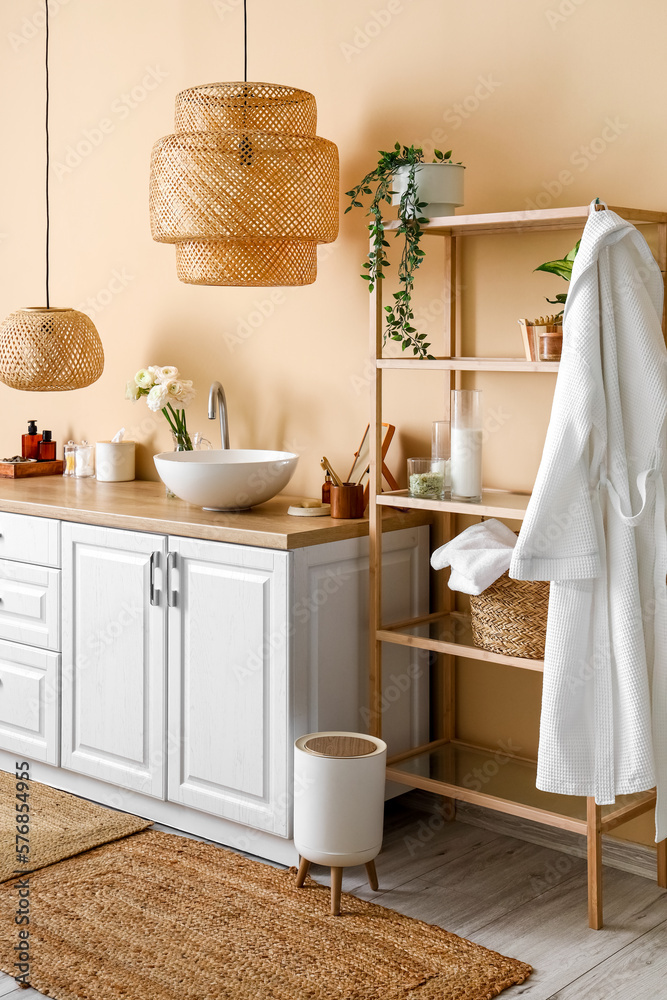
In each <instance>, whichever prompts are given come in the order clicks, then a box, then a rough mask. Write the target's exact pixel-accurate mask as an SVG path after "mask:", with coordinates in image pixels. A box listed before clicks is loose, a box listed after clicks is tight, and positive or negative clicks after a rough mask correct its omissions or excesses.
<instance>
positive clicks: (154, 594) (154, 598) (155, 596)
mask: <svg viewBox="0 0 667 1000" xmlns="http://www.w3.org/2000/svg"><path fill="white" fill-rule="evenodd" d="M149 565H150V602H151V604H152V605H153V607H156V606H158V605H159V604H160V596H161V595H160V591H159V590H158V589H157V587H156V586H155V570H156V568H159V566H160V553H159V552H151V558H150V563H149Z"/></svg>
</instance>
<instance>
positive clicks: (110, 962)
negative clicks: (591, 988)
mask: <svg viewBox="0 0 667 1000" xmlns="http://www.w3.org/2000/svg"><path fill="white" fill-rule="evenodd" d="M16 895H17V887H16V886H15V885H14V884H13V883H11V882H8V883H6V884H5V885H4V886H2V887H0V966H1V967H2V969H4V970H5V971H10V972H11V968H12V964H13V962H14V961H15V959H14V958H13V957H12V955H13V952H12V947H13V945H14V944H16V941H15V937H16V934H15V928H14V927H13V914H14V911H15V908H16ZM29 948H30V954H31V970H30V982H31V983H32V985H33V986H34V987H36V988H37V989H38V990H40V991H42V992H43V993H47V994H48V995H49V996H52V997H56V998H57V1000H84V998H85V1000H119V998H122V1000H490V998H491V997H495V996H497V994H498V993H500V992H501V991H502V990H503V989H505V988H506V987H508V986H511V985H512V984H514V983H521V982H523V981H524V979H526V977H527V976H528V975H529V974H530V972H531V969H530V966H528V965H524V964H523V963H522V962H517V961H515V960H513V959H510V958H504V957H503V956H502V955H498V954H496V953H495V952H493V951H488V950H487V949H486V948H482V947H480V946H479V945H476V944H473V943H472V942H470V941H465V940H463V939H462V938H459V937H457V936H456V935H454V934H449V933H448V932H447V931H444V930H441V929H440V928H439V927H432V926H429V925H428V924H424V923H421V921H418V920H413V919H411V918H410V917H404V916H402V915H401V914H398V913H394V912H392V911H391V910H386V909H384V908H383V907H381V906H377V905H375V904H374V903H367V902H364V901H362V900H359V899H356V898H355V897H354V896H349V895H344V896H343V900H342V915H341V916H340V917H331V916H330V915H329V890H328V888H325V887H323V886H318V885H317V884H316V883H315V882H313V881H312V880H308V882H307V883H306V887H305V888H303V889H296V888H295V885H294V873H293V872H286V871H279V870H277V869H275V868H271V867H270V866H268V865H263V864H261V863H259V862H257V861H251V860H249V859H247V858H241V857H238V856H237V855H235V854H233V853H231V852H230V851H226V850H223V849H221V848H219V847H214V846H212V845H210V844H202V843H199V842H197V841H193V840H187V839H185V838H184V837H177V836H174V835H172V834H167V833H158V832H155V831H147V832H145V833H139V834H137V835H136V836H134V837H127V838H126V839H125V840H120V841H117V842H115V843H113V844H106V845H105V846H104V847H99V848H97V849H96V850H94V851H90V852H88V853H87V854H83V855H79V856H78V857H76V858H72V859H70V860H69V861H64V862H62V863H61V864H58V865H54V866H52V867H50V868H44V869H42V870H41V871H39V872H37V873H36V874H34V875H33V876H32V877H31V878H30V945H29Z"/></svg>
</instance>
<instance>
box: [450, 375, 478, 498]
mask: <svg viewBox="0 0 667 1000" xmlns="http://www.w3.org/2000/svg"><path fill="white" fill-rule="evenodd" d="M451 432H452V445H451V453H452V457H451V470H452V499H453V500H467V501H469V502H470V503H479V502H480V501H481V499H482V435H483V422H482V390H481V389H452V428H451Z"/></svg>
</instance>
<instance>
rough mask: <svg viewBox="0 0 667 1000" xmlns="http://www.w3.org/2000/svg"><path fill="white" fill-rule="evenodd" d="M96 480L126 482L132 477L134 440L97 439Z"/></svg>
mask: <svg viewBox="0 0 667 1000" xmlns="http://www.w3.org/2000/svg"><path fill="white" fill-rule="evenodd" d="M95 449H96V452H97V456H96V459H97V480H98V482H101V483H127V482H129V481H130V480H131V479H134V441H98V442H97V444H96V445H95Z"/></svg>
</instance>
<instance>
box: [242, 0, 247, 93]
mask: <svg viewBox="0 0 667 1000" xmlns="http://www.w3.org/2000/svg"><path fill="white" fill-rule="evenodd" d="M243 82H244V83H247V82H248V0H243Z"/></svg>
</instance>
